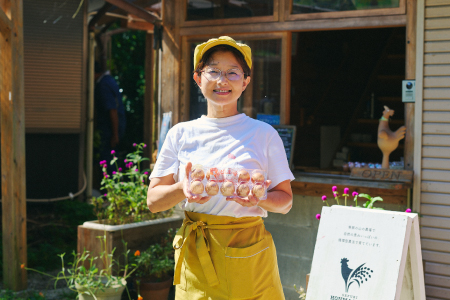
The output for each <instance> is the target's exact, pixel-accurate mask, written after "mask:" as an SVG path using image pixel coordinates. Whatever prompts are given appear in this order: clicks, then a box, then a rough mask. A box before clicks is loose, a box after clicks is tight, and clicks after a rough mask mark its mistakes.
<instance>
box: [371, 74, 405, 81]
mask: <svg viewBox="0 0 450 300" xmlns="http://www.w3.org/2000/svg"><path fill="white" fill-rule="evenodd" d="M377 78H378V79H381V80H398V81H401V80H404V79H405V75H378V76H377Z"/></svg>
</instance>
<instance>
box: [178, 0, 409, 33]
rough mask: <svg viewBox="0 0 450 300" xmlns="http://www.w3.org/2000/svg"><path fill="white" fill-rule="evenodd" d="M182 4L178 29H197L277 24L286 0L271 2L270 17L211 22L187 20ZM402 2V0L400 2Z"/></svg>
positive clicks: (185, 10)
mask: <svg viewBox="0 0 450 300" xmlns="http://www.w3.org/2000/svg"><path fill="white" fill-rule="evenodd" d="M179 1H180V2H181V4H182V12H183V17H182V18H181V24H180V27H199V26H210V25H217V23H218V21H220V24H221V25H233V24H249V23H266V22H278V21H279V15H280V9H279V8H280V2H282V1H286V0H272V1H273V14H272V15H270V16H259V17H249V18H226V19H211V20H198V21H188V20H187V3H188V0H185V1H183V0H179ZM401 1H402V0H401Z"/></svg>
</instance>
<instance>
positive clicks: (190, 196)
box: [183, 162, 211, 204]
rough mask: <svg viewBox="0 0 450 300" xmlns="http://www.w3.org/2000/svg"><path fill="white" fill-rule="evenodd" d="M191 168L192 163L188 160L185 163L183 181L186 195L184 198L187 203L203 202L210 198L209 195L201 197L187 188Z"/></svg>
mask: <svg viewBox="0 0 450 300" xmlns="http://www.w3.org/2000/svg"><path fill="white" fill-rule="evenodd" d="M191 169H192V163H191V162H188V163H187V165H186V176H185V178H184V181H183V192H184V195H185V196H186V199H187V201H188V202H189V203H199V204H204V203H206V202H208V200H209V199H211V197H210V196H206V197H202V196H201V195H196V194H193V193H191V191H190V190H189V173H190V172H191Z"/></svg>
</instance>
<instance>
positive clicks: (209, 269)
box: [173, 214, 263, 286]
mask: <svg viewBox="0 0 450 300" xmlns="http://www.w3.org/2000/svg"><path fill="white" fill-rule="evenodd" d="M262 223H263V221H262V219H261V218H258V219H256V220H255V219H252V220H251V221H250V220H249V222H246V223H236V224H213V225H207V224H206V223H204V222H202V221H192V220H191V219H190V218H189V217H188V215H187V214H186V218H185V219H184V221H183V225H182V226H181V229H180V230H182V232H183V237H182V238H181V240H180V241H181V245H177V244H174V245H173V248H174V249H177V250H178V249H180V248H181V251H180V254H179V256H178V260H177V262H176V266H175V275H174V281H173V283H174V284H179V283H180V278H181V267H182V265H183V261H184V256H185V252H186V251H187V245H188V243H189V242H190V240H191V238H192V237H193V236H194V235H195V237H194V238H195V245H196V250H197V256H198V259H199V261H200V264H201V266H202V269H203V273H204V274H205V277H206V280H207V281H208V285H209V286H216V285H218V284H219V278H218V277H217V273H216V270H215V269H214V265H213V262H212V260H211V256H210V255H209V251H210V248H209V242H208V239H207V238H206V234H205V228H208V229H212V230H224V229H225V230H229V229H242V228H250V227H254V226H257V225H260V224H262Z"/></svg>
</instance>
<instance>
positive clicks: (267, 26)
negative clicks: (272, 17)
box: [180, 15, 406, 36]
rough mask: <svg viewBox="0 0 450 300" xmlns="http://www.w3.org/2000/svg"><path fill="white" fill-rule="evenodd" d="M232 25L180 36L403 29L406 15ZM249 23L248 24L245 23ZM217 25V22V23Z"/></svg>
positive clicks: (189, 31) (196, 29)
mask: <svg viewBox="0 0 450 300" xmlns="http://www.w3.org/2000/svg"><path fill="white" fill-rule="evenodd" d="M235 20H236V23H238V22H239V23H244V24H245V26H243V25H242V24H230V25H222V24H218V25H208V26H196V27H181V28H180V35H182V36H184V35H186V36H193V35H196V36H198V35H210V36H218V35H224V34H233V35H234V34H238V33H249V32H279V31H313V30H341V29H359V28H380V27H402V26H405V25H406V15H394V16H373V17H358V18H341V19H323V20H306V21H302V22H292V21H287V22H267V23H253V22H252V20H251V19H249V18H243V19H242V20H240V19H235ZM245 22H247V23H245ZM216 24H217V22H216Z"/></svg>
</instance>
